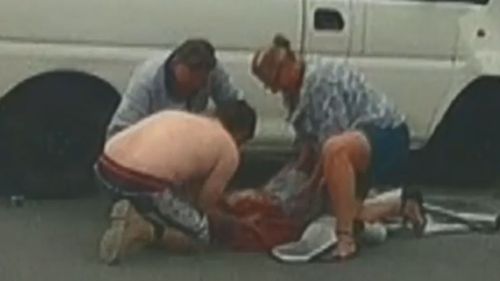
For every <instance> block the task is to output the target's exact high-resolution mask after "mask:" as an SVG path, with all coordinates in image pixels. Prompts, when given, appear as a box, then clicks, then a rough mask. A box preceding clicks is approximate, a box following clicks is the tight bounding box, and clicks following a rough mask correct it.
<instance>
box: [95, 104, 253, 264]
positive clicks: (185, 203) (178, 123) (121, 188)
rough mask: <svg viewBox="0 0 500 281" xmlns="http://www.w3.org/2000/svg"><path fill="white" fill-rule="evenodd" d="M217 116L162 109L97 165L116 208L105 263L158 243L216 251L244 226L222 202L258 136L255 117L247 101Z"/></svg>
mask: <svg viewBox="0 0 500 281" xmlns="http://www.w3.org/2000/svg"><path fill="white" fill-rule="evenodd" d="M215 117H216V118H212V117H207V116H200V115H194V114H192V113H187V112H182V111H162V112H160V113H156V114H153V115H152V116H150V117H147V118H145V119H143V120H141V121H139V122H138V123H136V124H135V125H132V126H131V127H129V128H127V129H125V130H123V131H121V132H119V133H117V134H116V135H114V136H113V137H112V138H111V139H109V141H108V142H107V143H106V145H105V149H104V153H103V155H102V156H101V158H100V159H99V161H98V163H97V164H96V171H97V174H98V176H99V178H100V179H101V181H102V183H103V185H104V186H105V187H106V188H107V189H108V190H109V191H110V192H111V194H112V196H113V198H114V200H115V202H116V203H115V204H114V205H113V208H112V211H111V216H110V218H111V225H110V227H109V228H108V229H107V230H106V231H105V233H104V235H103V237H102V240H101V244H100V257H101V259H102V260H103V261H104V262H106V263H108V264H112V263H115V262H117V261H118V260H119V259H120V258H121V257H123V256H124V255H126V254H127V253H129V252H130V251H131V250H132V249H137V248H141V247H142V246H145V245H147V244H151V243H152V242H155V241H158V242H161V243H163V244H166V245H167V246H171V247H172V246H173V247H175V246H179V244H183V243H184V244H186V245H191V244H190V243H191V242H195V244H196V245H197V246H204V245H209V244H210V243H212V242H217V241H216V239H221V238H220V235H218V234H221V233H226V232H227V231H228V230H229V229H232V226H233V225H234V224H242V223H243V224H244V223H245V222H241V220H240V221H237V220H234V219H233V218H232V217H231V216H228V215H225V214H223V212H221V211H220V210H219V207H218V204H219V201H220V200H221V199H222V195H223V192H224V189H225V188H226V185H227V183H228V182H229V180H230V179H231V177H232V176H233V174H234V173H235V171H236V168H237V167H238V164H239V151H238V147H239V146H240V145H242V144H243V143H244V142H245V141H247V140H249V139H251V138H252V137H253V135H254V131H255V126H256V114H255V111H254V110H253V109H252V108H251V107H250V106H249V105H248V104H247V103H246V102H244V101H230V102H227V103H224V104H221V105H219V106H218V107H217V110H216V113H215ZM249 225H250V224H249ZM215 233H217V234H215ZM222 239H223V238H222Z"/></svg>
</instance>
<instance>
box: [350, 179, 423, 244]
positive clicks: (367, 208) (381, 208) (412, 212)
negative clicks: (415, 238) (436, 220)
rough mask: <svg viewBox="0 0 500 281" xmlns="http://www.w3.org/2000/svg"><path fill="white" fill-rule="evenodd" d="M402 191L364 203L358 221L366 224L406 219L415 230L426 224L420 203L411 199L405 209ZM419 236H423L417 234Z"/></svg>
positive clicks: (397, 190)
mask: <svg viewBox="0 0 500 281" xmlns="http://www.w3.org/2000/svg"><path fill="white" fill-rule="evenodd" d="M402 191H403V190H402V189H396V190H391V191H388V192H385V193H382V194H379V195H378V196H376V197H374V198H370V199H367V200H365V201H364V203H363V208H362V210H361V212H360V213H359V215H358V219H359V220H362V221H366V222H375V221H383V220H388V219H393V218H397V217H400V218H406V219H408V220H409V221H411V224H412V227H413V228H414V230H416V231H417V230H418V228H420V227H422V225H424V224H425V216H424V215H423V212H422V210H421V208H422V206H420V204H419V202H418V201H416V200H415V199H412V198H409V199H407V201H406V204H405V206H404V208H403V206H402V205H403V198H402V193H403V192H402ZM416 234H417V235H421V234H419V233H418V232H416Z"/></svg>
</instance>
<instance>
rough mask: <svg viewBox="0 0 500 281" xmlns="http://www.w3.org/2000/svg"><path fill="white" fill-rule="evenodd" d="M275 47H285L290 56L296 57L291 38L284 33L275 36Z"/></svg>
mask: <svg viewBox="0 0 500 281" xmlns="http://www.w3.org/2000/svg"><path fill="white" fill-rule="evenodd" d="M273 47H274V48H278V49H284V50H285V51H286V54H287V56H288V57H290V58H295V54H294V53H293V51H292V48H291V44H290V40H288V38H286V37H285V36H284V35H282V34H279V33H278V34H276V35H274V38H273Z"/></svg>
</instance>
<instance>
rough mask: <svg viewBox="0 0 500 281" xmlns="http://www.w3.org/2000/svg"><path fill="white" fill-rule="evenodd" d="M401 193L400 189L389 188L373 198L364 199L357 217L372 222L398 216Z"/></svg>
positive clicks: (399, 213)
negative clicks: (389, 189)
mask: <svg viewBox="0 0 500 281" xmlns="http://www.w3.org/2000/svg"><path fill="white" fill-rule="evenodd" d="M401 193H402V192H401V189H397V190H391V191H389V192H385V193H383V194H380V195H377V196H376V197H374V198H369V199H366V200H365V201H364V202H363V208H362V210H361V211H360V213H359V215H358V219H359V220H361V221H366V222H370V223H373V222H376V221H382V220H385V219H390V218H394V217H398V216H400V215H401Z"/></svg>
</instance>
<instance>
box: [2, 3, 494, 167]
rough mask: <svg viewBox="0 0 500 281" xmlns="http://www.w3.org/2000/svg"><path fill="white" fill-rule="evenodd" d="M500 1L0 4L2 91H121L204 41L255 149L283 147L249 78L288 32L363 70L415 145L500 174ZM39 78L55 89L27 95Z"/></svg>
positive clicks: (307, 47) (276, 110)
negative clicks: (148, 65)
mask: <svg viewBox="0 0 500 281" xmlns="http://www.w3.org/2000/svg"><path fill="white" fill-rule="evenodd" d="M499 2H500V1H499V0H489V1H488V0H252V1H250V0H203V1H202V0H182V1H174V0H64V1H63V0H44V1H27V0H22V1H20V0H2V1H1V2H0V95H2V96H3V95H6V97H8V96H9V95H14V94H15V92H16V91H15V89H16V88H17V89H18V88H19V85H23V87H22V88H23V92H27V91H28V92H29V91H32V92H34V93H32V94H33V95H38V96H39V97H45V96H44V95H46V96H47V98H49V93H47V92H49V91H58V92H60V93H59V94H61V93H64V95H71V94H72V92H74V91H75V90H74V89H79V88H85V89H87V90H88V89H89V87H90V90H92V91H93V92H110V91H111V92H113V94H114V93H121V92H122V91H123V90H124V88H125V86H126V84H127V82H128V79H129V77H130V75H131V72H132V70H133V68H134V67H135V66H136V65H137V64H139V63H140V62H142V61H143V60H145V59H146V58H148V57H150V56H152V55H154V54H157V53H162V52H164V51H165V50H167V49H170V48H172V47H174V46H175V45H176V44H178V43H179V42H181V41H182V40H184V39H186V38H187V37H205V38H208V39H209V40H210V41H212V42H213V43H214V44H215V45H216V47H217V50H218V56H219V58H220V59H221V60H222V62H223V63H224V64H225V66H226V67H227V69H228V70H229V72H230V74H231V75H232V77H233V79H234V80H235V82H236V84H237V85H239V86H240V87H241V88H242V89H243V90H244V91H245V92H246V97H247V99H248V100H249V102H250V103H251V104H253V105H254V106H256V107H257V110H258V112H259V114H260V117H261V122H260V128H259V132H258V137H257V139H256V141H255V143H254V147H259V148H272V149H275V148H283V147H286V143H287V142H288V141H289V140H290V138H291V133H290V130H289V128H288V126H287V125H286V124H285V122H284V121H283V120H284V118H283V117H284V110H283V109H282V108H281V106H280V102H279V101H278V100H277V99H276V98H275V97H272V96H271V95H266V94H264V93H263V90H262V88H261V87H260V85H259V84H258V83H257V82H256V81H255V79H254V78H252V77H251V75H250V72H249V63H250V56H251V53H252V52H253V51H254V50H255V49H257V48H260V47H262V46H265V45H266V44H268V43H269V42H270V40H271V38H272V37H273V35H274V34H275V33H277V32H280V33H283V34H284V35H286V36H287V37H289V38H290V39H291V41H292V44H293V47H294V48H296V49H297V50H302V51H303V52H304V53H306V54H321V55H325V56H332V57H336V58H338V59H339V60H340V61H345V62H347V63H349V64H352V65H353V66H354V67H357V68H359V69H361V70H362V71H363V72H364V73H365V74H366V75H367V76H368V79H369V81H371V83H372V84H373V85H374V87H375V88H376V89H378V90H380V91H383V92H385V93H387V94H388V95H389V96H390V97H391V98H392V99H393V100H394V101H395V102H396V103H397V105H398V106H399V108H400V109H401V111H402V112H403V113H405V114H406V115H407V117H408V122H409V125H410V127H411V133H412V140H413V142H412V143H413V146H414V147H415V148H418V147H421V146H422V145H424V144H425V143H426V142H428V141H429V140H431V141H430V142H428V146H427V148H426V149H427V151H428V154H432V155H434V156H435V159H436V161H435V162H436V163H437V162H439V161H440V160H447V161H448V162H447V163H448V165H449V163H455V162H457V163H458V162H469V161H478V162H477V165H479V166H480V167H482V166H481V165H483V164H484V165H485V166H484V167H490V168H491V167H492V165H497V163H498V162H499V161H498V160H499V159H500V125H498V123H497V119H496V116H497V115H498V114H499V113H500V3H499ZM68 76H70V77H72V78H71V79H72V80H71V82H68V81H69V80H67V81H66V82H64V80H65V79H68ZM34 77H35V78H36V79H34V80H35V81H37V83H40V81H41V80H42V84H43V81H45V84H50V85H48V86H47V85H46V86H47V87H46V89H50V90H46V91H42V90H40V88H39V87H38V88H37V87H29V84H30V83H31V81H33V78H34ZM75 77H77V78H75ZM78 77H80V79H78ZM91 80H92V82H90V81H91ZM89 85H90V86H89ZM42 88H43V87H42ZM112 89H114V90H112ZM51 102H53V103H61V101H54V100H52V101H51ZM1 103H2V102H1V100H0V104H1ZM40 106H41V105H40ZM68 106H69V105H68ZM34 107H37V105H36V104H35V105H30V107H29V108H34ZM75 110H77V109H76V108H75ZM61 119H64V117H61ZM51 134H52V133H51V132H47V133H46V134H45V135H44V136H41V137H42V138H53V136H51ZM62 134H63V135H64V134H65V133H62ZM62 137H64V136H62ZM431 137H432V138H431ZM56 150H57V149H56ZM54 153H55V152H54ZM59 153H63V152H60V151H59ZM495 167H496V166H495Z"/></svg>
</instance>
